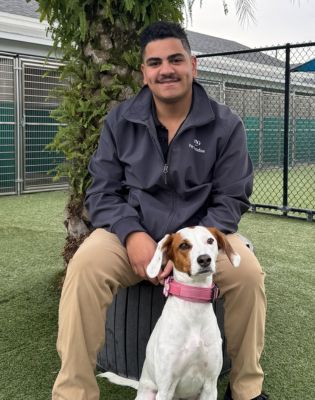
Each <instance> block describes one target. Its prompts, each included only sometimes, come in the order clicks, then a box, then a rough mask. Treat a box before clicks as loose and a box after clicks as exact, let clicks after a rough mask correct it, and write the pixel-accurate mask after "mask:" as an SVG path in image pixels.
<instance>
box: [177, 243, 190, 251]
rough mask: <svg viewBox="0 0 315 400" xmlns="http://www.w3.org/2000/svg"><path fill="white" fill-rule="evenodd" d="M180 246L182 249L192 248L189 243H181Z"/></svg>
mask: <svg viewBox="0 0 315 400" xmlns="http://www.w3.org/2000/svg"><path fill="white" fill-rule="evenodd" d="M179 248H180V249H181V250H189V249H190V248H191V246H190V244H188V243H181V244H180V245H179Z"/></svg>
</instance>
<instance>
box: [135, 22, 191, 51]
mask: <svg viewBox="0 0 315 400" xmlns="http://www.w3.org/2000/svg"><path fill="white" fill-rule="evenodd" d="M168 38H174V39H179V40H180V41H181V42H182V45H183V47H184V49H185V50H187V52H188V53H189V54H190V52H191V49H190V44H189V41H188V38H187V35H186V32H185V30H184V28H182V27H181V26H180V25H179V24H176V23H174V22H167V21H158V22H154V23H153V24H151V25H149V26H147V27H146V28H145V29H144V31H143V32H142V33H141V35H140V49H141V57H142V58H143V56H144V51H145V48H146V46H147V44H148V43H150V42H153V41H154V40H161V39H168Z"/></svg>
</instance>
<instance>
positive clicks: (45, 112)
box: [0, 56, 67, 195]
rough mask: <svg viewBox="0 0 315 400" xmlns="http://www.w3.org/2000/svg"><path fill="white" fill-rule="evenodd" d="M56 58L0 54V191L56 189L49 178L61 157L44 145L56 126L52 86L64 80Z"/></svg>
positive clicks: (58, 184)
mask: <svg viewBox="0 0 315 400" xmlns="http://www.w3.org/2000/svg"><path fill="white" fill-rule="evenodd" d="M57 67H58V64H57V63H54V62H52V61H51V62H45V61H44V60H34V59H26V58H20V57H5V56H0V72H1V75H0V195H1V194H20V193H26V192H35V191H44V190H55V189H57V188H62V187H66V185H67V182H66V178H61V179H60V180H58V182H55V181H54V180H53V178H54V175H55V173H54V168H55V167H56V166H57V165H58V164H60V162H61V161H62V160H63V156H62V155H61V154H58V153H57V152H55V151H49V150H47V148H46V146H47V145H48V144H49V143H50V142H51V141H52V139H53V138H54V136H55V135H56V132H57V129H58V125H59V124H58V123H57V122H56V121H55V120H53V119H52V118H51V116H50V113H51V111H52V110H54V109H55V108H56V107H57V106H58V100H57V98H56V96H55V95H54V89H56V88H58V87H59V86H63V85H64V83H63V82H61V81H60V79H59V72H58V70H57Z"/></svg>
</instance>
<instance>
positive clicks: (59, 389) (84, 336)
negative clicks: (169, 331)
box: [52, 229, 266, 400]
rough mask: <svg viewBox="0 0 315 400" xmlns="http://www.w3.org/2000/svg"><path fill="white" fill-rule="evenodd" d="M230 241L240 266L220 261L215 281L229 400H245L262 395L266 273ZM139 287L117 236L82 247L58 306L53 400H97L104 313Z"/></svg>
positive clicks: (95, 238)
mask: <svg viewBox="0 0 315 400" xmlns="http://www.w3.org/2000/svg"><path fill="white" fill-rule="evenodd" d="M228 239H229V241H230V243H231V245H232V247H233V248H234V250H235V251H237V252H238V253H239V254H240V256H241V265H240V267H239V268H234V267H233V266H232V265H231V263H230V262H229V261H228V259H227V257H226V256H225V255H220V256H219V258H218V262H217V273H216V275H215V279H214V280H215V282H216V283H217V285H218V286H219V288H220V291H221V295H223V296H224V309H225V335H226V338H227V346H228V353H229V356H230V358H231V360H232V370H231V373H230V383H231V388H232V396H233V399H234V400H249V399H252V398H254V397H256V396H258V395H259V394H260V393H261V388H262V382H263V371H262V369H261V366H260V364H259V360H260V356H261V352H262V349H263V344H264V327H265V314H266V300H265V294H264V273H263V272H262V270H261V267H260V265H259V263H258V261H257V260H256V258H255V256H254V255H253V253H251V252H250V251H249V250H248V249H247V247H246V246H245V245H244V244H243V242H242V241H241V240H240V239H239V237H238V236H237V235H228ZM138 282H139V277H137V276H136V275H135V274H134V272H133V270H132V268H131V266H130V264H129V262H128V257H127V254H126V250H125V248H124V247H123V246H122V245H121V243H120V241H119V239H118V238H117V237H116V236H115V235H113V234H111V233H108V232H106V231H105V230H103V229H97V230H96V231H94V232H93V233H92V234H91V235H90V236H89V237H88V238H87V239H86V240H85V241H84V243H83V244H82V245H81V246H80V248H79V249H78V251H77V252H76V254H75V255H74V257H73V258H72V260H71V262H70V263H69V267H68V271H67V276H66V279H65V283H64V287H63V290H62V295H61V300H60V308H59V333H58V340H57V349H58V353H59V356H60V358H61V362H62V364H61V369H60V372H59V375H58V377H57V379H56V382H55V385H54V388H53V394H52V399H53V400H98V399H99V388H98V385H97V382H96V379H95V374H94V370H95V366H96V357H97V353H98V351H99V350H100V349H101V348H102V346H103V344H104V341H105V332H104V324H105V315H106V310H107V308H108V307H109V305H110V304H111V302H112V299H113V296H114V295H115V294H116V292H117V290H118V288H119V287H128V286H131V285H135V284H136V283H138ZM104 400H105V399H104Z"/></svg>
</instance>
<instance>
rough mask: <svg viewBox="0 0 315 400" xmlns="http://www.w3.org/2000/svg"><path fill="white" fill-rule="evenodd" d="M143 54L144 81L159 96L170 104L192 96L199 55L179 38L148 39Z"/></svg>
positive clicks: (156, 97) (157, 98)
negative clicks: (187, 47)
mask: <svg viewBox="0 0 315 400" xmlns="http://www.w3.org/2000/svg"><path fill="white" fill-rule="evenodd" d="M143 58H144V59H143V64H142V65H141V70H142V73H143V81H144V83H145V84H147V85H148V86H149V88H150V89H151V91H152V93H153V96H154V98H155V99H156V100H158V101H160V102H163V103H168V104H170V103H176V102H178V101H180V100H182V99H184V98H185V97H189V96H191V93H192V81H193V78H194V77H195V76H196V74H197V68H196V58H195V57H192V56H191V55H190V54H189V53H188V52H187V50H186V49H185V48H184V47H183V45H182V42H181V41H180V40H179V39H175V38H167V39H162V40H154V41H152V42H149V43H148V44H147V46H146V47H145V51H144V57H143Z"/></svg>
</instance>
